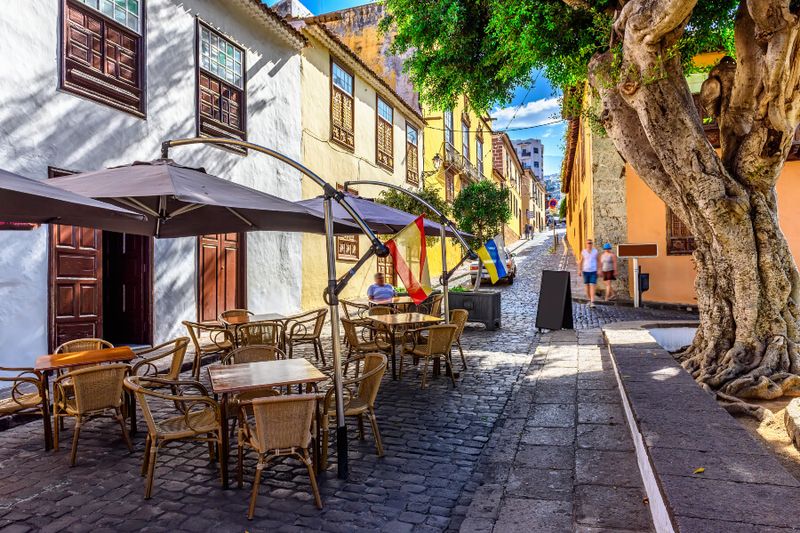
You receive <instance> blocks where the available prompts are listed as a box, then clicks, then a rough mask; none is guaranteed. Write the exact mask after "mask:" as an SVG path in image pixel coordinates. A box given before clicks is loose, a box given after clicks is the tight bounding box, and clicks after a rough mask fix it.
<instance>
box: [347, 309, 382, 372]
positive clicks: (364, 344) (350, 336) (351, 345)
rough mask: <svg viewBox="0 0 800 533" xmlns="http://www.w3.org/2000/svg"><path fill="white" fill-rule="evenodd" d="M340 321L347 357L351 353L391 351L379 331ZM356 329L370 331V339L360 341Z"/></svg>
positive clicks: (350, 321) (360, 324)
mask: <svg viewBox="0 0 800 533" xmlns="http://www.w3.org/2000/svg"><path fill="white" fill-rule="evenodd" d="M341 320H342V327H343V328H344V339H345V342H346V343H347V347H348V352H347V357H350V356H351V355H353V353H355V354H365V353H369V352H382V351H387V350H391V348H392V345H391V344H389V340H388V339H387V338H386V337H385V333H384V332H383V331H379V330H378V329H376V328H374V327H370V326H368V325H365V324H362V323H361V322H359V321H355V320H348V319H346V318H343V319H341ZM358 328H365V329H366V330H368V331H371V332H372V335H371V339H370V340H364V339H362V337H361V335H359V333H358ZM345 371H346V369H345Z"/></svg>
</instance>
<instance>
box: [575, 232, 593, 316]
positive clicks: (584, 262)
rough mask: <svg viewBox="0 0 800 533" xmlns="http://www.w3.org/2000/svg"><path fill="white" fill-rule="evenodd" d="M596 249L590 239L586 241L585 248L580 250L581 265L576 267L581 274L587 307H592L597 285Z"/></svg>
mask: <svg viewBox="0 0 800 533" xmlns="http://www.w3.org/2000/svg"><path fill="white" fill-rule="evenodd" d="M597 255H598V254H597V249H596V248H595V247H594V242H592V239H586V248H584V249H583V250H581V264H580V265H578V266H579V267H580V269H581V272H582V273H583V285H584V289H586V297H587V298H589V307H594V292H595V286H596V285H597Z"/></svg>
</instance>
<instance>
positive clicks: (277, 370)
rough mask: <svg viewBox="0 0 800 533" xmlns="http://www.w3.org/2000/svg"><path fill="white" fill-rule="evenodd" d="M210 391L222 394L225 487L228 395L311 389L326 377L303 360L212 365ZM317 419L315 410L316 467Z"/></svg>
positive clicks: (225, 477)
mask: <svg viewBox="0 0 800 533" xmlns="http://www.w3.org/2000/svg"><path fill="white" fill-rule="evenodd" d="M208 377H209V380H210V381H211V390H213V391H214V393H215V394H220V395H221V396H222V405H221V412H222V413H223V415H222V465H221V468H222V485H223V487H224V488H226V489H227V488H228V457H229V455H230V440H229V436H228V434H229V428H228V417H227V416H226V413H227V412H228V400H229V396H230V395H231V394H235V393H237V392H244V391H248V390H257V389H264V388H267V387H278V388H279V387H286V386H289V387H291V385H303V384H305V385H306V390H307V391H308V392H311V391H312V390H316V389H317V384H318V383H320V382H322V381H325V380H327V379H328V376H326V375H325V374H323V373H322V372H320V371H319V370H318V369H317V367H315V366H314V365H312V364H311V363H309V362H308V361H306V360H305V359H302V358H301V359H280V360H277V361H261V362H257V363H242V364H238V365H212V366H209V367H208ZM319 432H320V420H319V409H317V435H316V438H315V441H316V442H315V443H314V462H315V464H316V465H317V469H319V459H320V438H319V435H320V433H319Z"/></svg>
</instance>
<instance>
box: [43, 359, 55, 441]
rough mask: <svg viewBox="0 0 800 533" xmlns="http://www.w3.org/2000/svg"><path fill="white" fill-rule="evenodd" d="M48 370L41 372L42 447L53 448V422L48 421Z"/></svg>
mask: <svg viewBox="0 0 800 533" xmlns="http://www.w3.org/2000/svg"><path fill="white" fill-rule="evenodd" d="M49 374H50V372H42V420H43V423H44V449H45V451H49V450H52V449H53V424H52V423H51V421H50V381H49Z"/></svg>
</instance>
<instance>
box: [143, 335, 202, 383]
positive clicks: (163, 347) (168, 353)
mask: <svg viewBox="0 0 800 533" xmlns="http://www.w3.org/2000/svg"><path fill="white" fill-rule="evenodd" d="M188 347H189V337H178V338H177V339H174V340H171V341H167V342H165V343H163V344H159V345H158V346H153V347H152V348H148V349H146V350H142V351H141V352H137V353H136V361H135V362H134V363H133V367H132V368H131V374H133V375H134V376H149V377H157V378H163V379H169V380H177V379H179V378H180V375H181V367H182V366H183V360H184V357H185V356H186V349H187V348H188ZM167 358H169V365H168V366H165V367H163V368H161V369H159V365H157V364H156V362H157V361H161V360H162V359H167Z"/></svg>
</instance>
